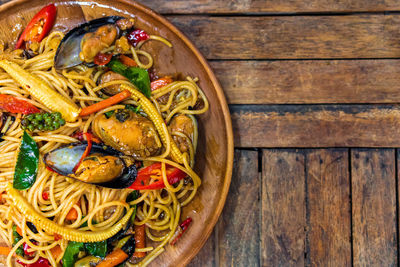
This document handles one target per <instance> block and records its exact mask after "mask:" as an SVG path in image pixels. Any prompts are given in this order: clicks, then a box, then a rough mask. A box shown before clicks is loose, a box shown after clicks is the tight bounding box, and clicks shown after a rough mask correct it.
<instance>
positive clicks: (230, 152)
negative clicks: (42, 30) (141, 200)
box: [0, 0, 234, 266]
mask: <svg viewBox="0 0 400 267" xmlns="http://www.w3.org/2000/svg"><path fill="white" fill-rule="evenodd" d="M83 1H84V2H86V1H88V0H83ZM106 1H110V2H113V1H117V2H121V3H123V4H125V5H128V6H132V7H133V8H136V9H139V10H140V11H142V12H143V13H146V14H147V15H149V16H151V17H153V18H154V19H156V20H158V21H160V22H161V23H162V24H163V25H164V26H165V27H167V28H168V30H170V31H171V32H173V33H174V34H176V35H177V36H178V37H179V39H181V40H182V41H183V42H184V43H185V45H186V46H187V47H188V48H189V49H190V50H191V51H192V52H193V54H194V55H195V56H196V58H197V59H198V60H199V61H200V63H201V65H202V66H203V68H204V69H205V71H206V73H207V76H208V77H209V79H210V80H211V83H212V84H213V86H214V89H215V92H216V94H217V97H218V100H219V102H220V103H221V110H222V115H223V117H224V121H225V128H226V135H227V156H226V160H227V161H226V168H225V177H224V184H223V189H222V190H221V195H220V198H219V201H218V204H217V206H216V209H215V212H214V213H213V215H212V216H211V217H210V223H209V224H208V225H207V226H206V227H205V232H204V235H202V237H201V239H198V240H197V241H196V242H194V246H193V248H192V251H193V252H194V253H190V254H184V255H183V256H182V266H186V265H187V264H188V263H189V262H190V261H191V260H192V259H193V258H194V257H195V256H196V255H197V254H198V253H199V251H200V249H201V248H202V247H203V246H204V244H205V243H206V241H207V240H208V238H209V237H210V235H211V232H212V231H213V229H214V227H215V225H216V223H217V221H218V219H219V217H220V215H221V213H222V210H223V208H224V206H225V203H226V198H227V195H228V192H229V188H230V184H231V180H232V171H233V161H234V141H233V129H232V120H231V115H230V112H229V108H228V104H227V101H226V97H225V94H224V92H223V90H222V87H221V85H220V83H219V81H218V80H217V78H216V76H215V74H214V72H213V70H212V69H211V67H210V65H209V63H208V61H207V60H206V59H205V57H204V56H203V55H202V53H201V52H200V51H199V50H198V48H197V47H196V46H195V45H194V44H193V42H192V41H190V39H189V38H188V37H187V36H186V35H185V34H184V33H183V32H181V31H180V30H179V29H178V28H177V27H176V26H175V25H173V24H172V23H171V22H170V21H169V20H168V19H166V18H165V17H164V16H163V15H161V14H159V13H158V12H156V11H154V10H152V9H151V8H149V7H147V6H145V5H143V4H141V3H138V2H136V1H129V0H106ZM29 2H30V0H11V1H10V2H7V3H4V4H2V5H0V12H4V11H6V10H7V9H10V8H13V7H14V6H16V5H20V4H23V3H29ZM68 2H74V3H75V4H78V5H81V4H80V3H81V2H80V1H76V0H65V1H60V2H58V1H55V5H56V6H57V4H64V5H65V4H67V3H68ZM91 2H95V3H96V2H97V1H96V0H94V1H91ZM128 13H129V12H128Z"/></svg>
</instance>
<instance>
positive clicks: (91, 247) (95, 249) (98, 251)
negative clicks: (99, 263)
mask: <svg viewBox="0 0 400 267" xmlns="http://www.w3.org/2000/svg"><path fill="white" fill-rule="evenodd" d="M85 249H86V251H87V252H88V253H89V254H90V255H93V256H96V257H100V258H104V257H105V256H106V254H107V241H106V240H104V241H101V242H94V243H85Z"/></svg>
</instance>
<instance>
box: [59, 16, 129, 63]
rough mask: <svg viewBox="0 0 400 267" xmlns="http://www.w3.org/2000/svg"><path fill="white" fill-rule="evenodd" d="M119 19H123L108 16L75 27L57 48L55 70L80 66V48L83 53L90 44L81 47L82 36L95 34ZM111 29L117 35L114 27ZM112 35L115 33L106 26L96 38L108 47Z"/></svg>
mask: <svg viewBox="0 0 400 267" xmlns="http://www.w3.org/2000/svg"><path fill="white" fill-rule="evenodd" d="M120 19H123V17H119V16H110V17H104V18H99V19H94V20H91V21H88V22H86V23H83V24H81V25H79V26H78V27H75V28H73V29H72V30H71V31H69V32H68V33H67V34H66V35H65V36H64V38H63V39H62V40H61V43H60V45H59V46H58V49H57V52H56V56H55V57H54V66H55V68H56V69H66V68H70V67H73V66H76V65H79V64H81V63H82V60H81V58H80V53H81V48H83V49H85V51H86V48H88V47H89V46H88V45H89V44H90V42H88V43H87V44H86V45H85V44H83V46H82V47H81V44H82V40H83V38H84V36H85V35H86V34H87V33H93V34H95V33H94V32H96V31H97V30H99V28H101V27H102V26H106V25H114V24H115V23H116V22H117V21H118V20H120ZM112 27H114V28H115V30H116V31H117V33H118V31H119V30H118V29H117V28H116V27H115V26H112ZM114 33H115V32H114V29H111V28H109V27H108V26H107V27H105V28H102V30H100V31H99V32H98V36H99V38H98V39H99V40H105V41H106V42H107V44H108V45H110V44H109V43H110V40H111V39H112V37H113V36H114ZM102 35H103V36H102ZM117 35H118V34H115V38H117ZM87 37H88V36H87ZM87 37H86V38H87ZM96 38H97V37H96ZM93 40H94V39H93ZM114 40H115V39H114ZM114 40H113V41H114ZM87 41H88V40H86V42H87ZM89 41H90V40H89ZM96 48H98V47H96ZM86 52H89V51H86ZM86 52H85V53H86ZM98 52H99V51H98ZM96 54H97V53H96ZM90 56H91V55H90ZM90 56H89V57H90ZM85 59H86V58H85ZM85 61H86V60H85Z"/></svg>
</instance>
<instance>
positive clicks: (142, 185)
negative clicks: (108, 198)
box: [129, 162, 187, 190]
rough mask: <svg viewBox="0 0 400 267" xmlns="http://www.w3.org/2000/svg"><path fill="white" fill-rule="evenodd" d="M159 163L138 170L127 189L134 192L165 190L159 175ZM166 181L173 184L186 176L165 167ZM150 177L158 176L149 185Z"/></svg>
mask: <svg viewBox="0 0 400 267" xmlns="http://www.w3.org/2000/svg"><path fill="white" fill-rule="evenodd" d="M160 170H161V163H160V162H156V163H153V164H152V165H150V166H148V167H146V168H143V169H140V170H139V172H138V175H137V177H136V180H135V181H134V182H133V184H132V185H131V186H130V187H129V188H130V189H134V190H147V189H162V188H165V184H164V181H163V179H162V176H161V173H160ZM166 171H167V179H168V183H169V184H175V183H177V182H179V181H180V180H182V179H183V178H185V177H186V176H187V174H186V173H185V172H184V171H181V170H180V169H178V168H175V167H172V166H169V165H168V164H167V165H166ZM151 176H158V180H157V181H155V182H153V183H151V184H149V182H150V179H151Z"/></svg>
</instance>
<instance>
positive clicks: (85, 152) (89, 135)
mask: <svg viewBox="0 0 400 267" xmlns="http://www.w3.org/2000/svg"><path fill="white" fill-rule="evenodd" d="M83 135H85V136H86V141H87V147H86V149H85V151H84V152H83V154H82V157H81V158H80V159H79V162H78V163H77V164H76V165H75V167H74V168H73V169H72V171H73V172H75V171H76V170H77V169H78V167H79V165H81V163H82V161H83V159H84V158H86V157H87V156H88V155H89V153H90V150H91V149H92V134H90V133H84V134H83Z"/></svg>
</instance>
